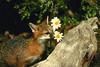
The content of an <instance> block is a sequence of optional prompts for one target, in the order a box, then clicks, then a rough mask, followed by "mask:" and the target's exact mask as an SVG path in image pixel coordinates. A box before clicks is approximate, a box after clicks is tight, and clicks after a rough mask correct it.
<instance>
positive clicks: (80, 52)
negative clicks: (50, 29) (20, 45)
mask: <svg viewBox="0 0 100 67" xmlns="http://www.w3.org/2000/svg"><path fill="white" fill-rule="evenodd" d="M97 22H98V19H97V17H94V18H90V19H89V20H86V21H82V22H81V23H80V24H79V25H78V26H76V27H74V28H73V29H71V30H69V31H68V33H66V34H65V35H64V38H63V40H62V41H61V42H60V43H58V44H57V46H56V47H55V49H54V50H53V52H52V53H51V54H50V55H49V56H48V58H47V59H46V60H44V61H41V62H39V63H37V64H35V65H33V66H32V67H88V66H89V63H90V62H91V60H92V59H93V57H94V55H95V53H96V51H97V40H96V37H95V32H94V31H93V30H94V29H95V28H96V27H97V25H96V23H97Z"/></svg>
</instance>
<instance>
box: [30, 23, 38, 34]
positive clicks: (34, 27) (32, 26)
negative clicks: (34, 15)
mask: <svg viewBox="0 0 100 67" xmlns="http://www.w3.org/2000/svg"><path fill="white" fill-rule="evenodd" d="M29 27H30V28H31V30H32V32H35V31H36V30H37V26H36V25H35V24H33V23H29Z"/></svg>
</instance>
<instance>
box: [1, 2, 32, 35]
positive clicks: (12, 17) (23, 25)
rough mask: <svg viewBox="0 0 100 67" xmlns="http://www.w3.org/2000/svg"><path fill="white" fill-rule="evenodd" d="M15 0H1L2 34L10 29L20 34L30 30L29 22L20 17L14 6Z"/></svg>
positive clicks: (11, 31) (13, 32)
mask: <svg viewBox="0 0 100 67" xmlns="http://www.w3.org/2000/svg"><path fill="white" fill-rule="evenodd" d="M14 3H15V1H14V0H13V1H12V2H11V3H8V2H6V1H5V0H0V34H1V33H4V32H5V31H9V32H10V33H12V34H19V33H22V32H28V31H30V29H29V27H28V23H27V22H26V21H22V20H21V19H20V16H19V14H18V13H17V10H15V9H14V8H13V6H14Z"/></svg>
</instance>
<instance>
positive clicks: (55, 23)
mask: <svg viewBox="0 0 100 67" xmlns="http://www.w3.org/2000/svg"><path fill="white" fill-rule="evenodd" d="M51 22H52V24H51V26H52V27H53V30H54V31H55V30H56V29H58V28H59V27H61V24H60V22H61V21H60V19H59V18H57V17H54V18H53V19H52V20H51Z"/></svg>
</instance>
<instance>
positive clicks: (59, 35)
mask: <svg viewBox="0 0 100 67" xmlns="http://www.w3.org/2000/svg"><path fill="white" fill-rule="evenodd" d="M62 37H63V33H60V32H58V31H55V32H54V39H56V40H57V42H59V41H61V40H62Z"/></svg>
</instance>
